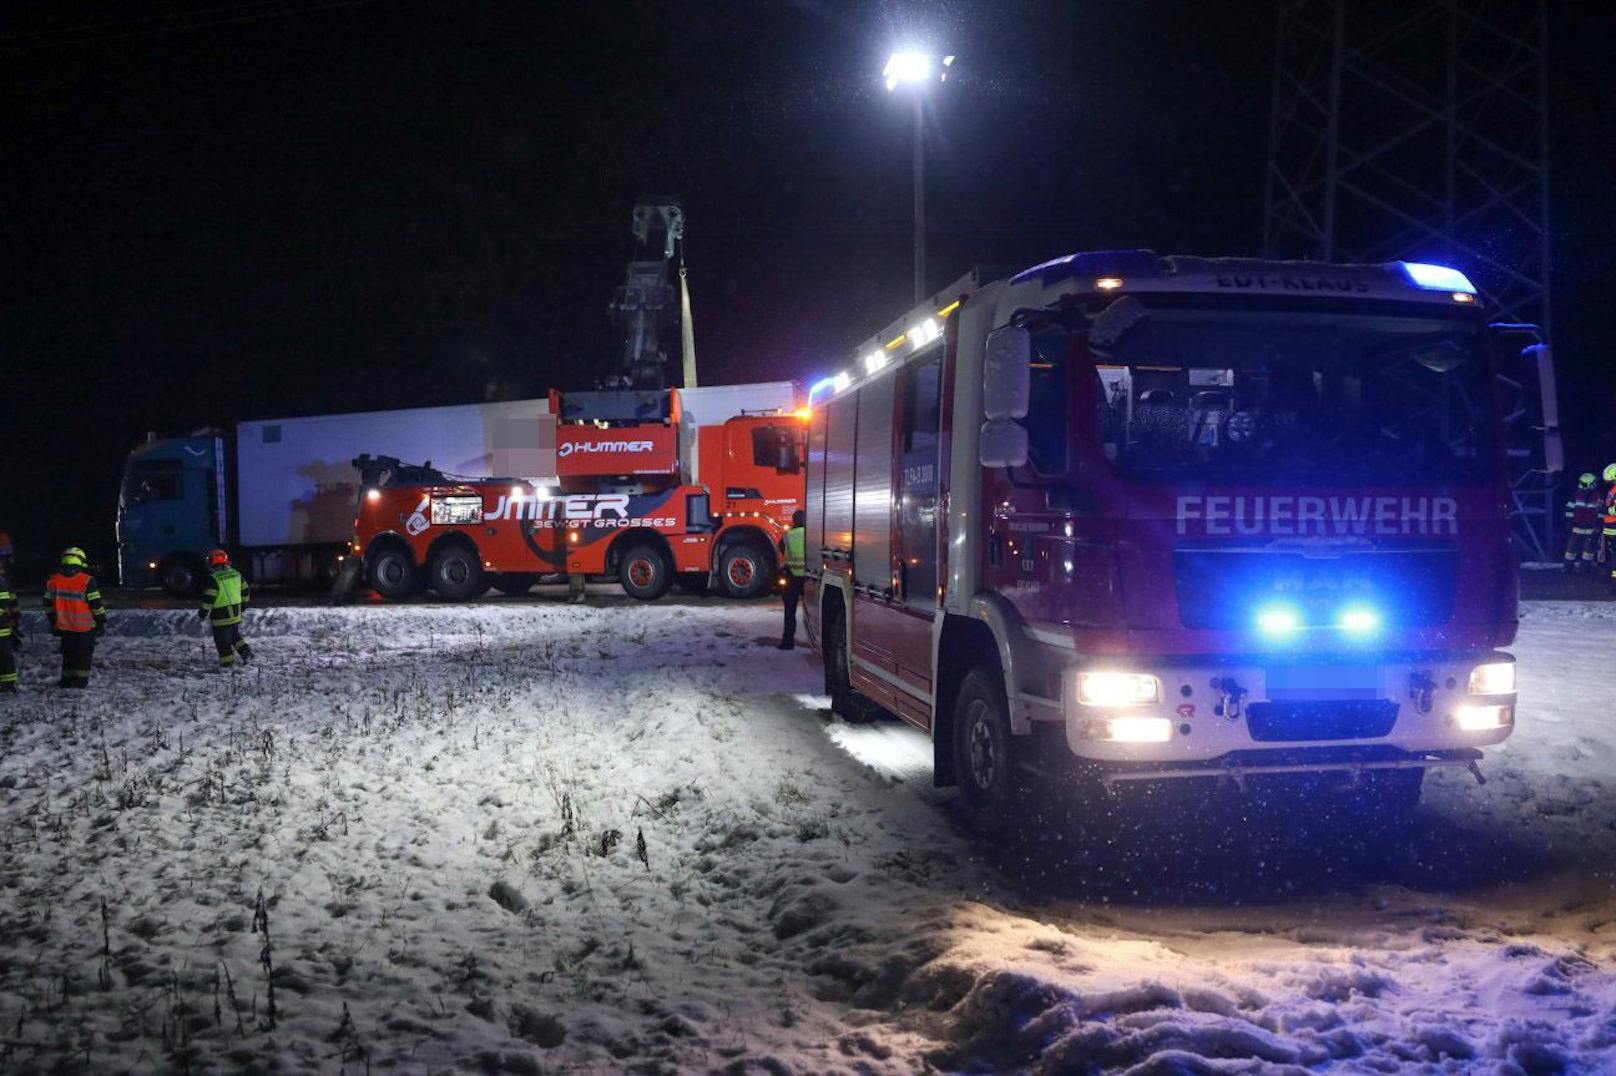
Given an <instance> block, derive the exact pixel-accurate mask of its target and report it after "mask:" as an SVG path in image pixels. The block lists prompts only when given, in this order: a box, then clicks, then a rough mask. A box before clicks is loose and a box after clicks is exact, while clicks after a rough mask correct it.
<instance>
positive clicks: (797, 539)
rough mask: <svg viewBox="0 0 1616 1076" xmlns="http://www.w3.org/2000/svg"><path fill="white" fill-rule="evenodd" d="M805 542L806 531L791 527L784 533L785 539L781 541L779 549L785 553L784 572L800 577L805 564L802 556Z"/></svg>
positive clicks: (805, 561)
mask: <svg viewBox="0 0 1616 1076" xmlns="http://www.w3.org/2000/svg"><path fill="white" fill-rule="evenodd" d="M806 542H807V531H805V530H804V529H803V528H801V527H792V528H791V529H790V530H788V531H786V536H785V538H784V539H782V540H781V543H780V545H781V548H783V549H784V550H785V552H786V571H788V572H790V573H791V574H792V575H801V574H802V573H803V568H804V566H805V565H806V564H807V560H806V558H805V557H804V555H803V549H804V546H805V544H806Z"/></svg>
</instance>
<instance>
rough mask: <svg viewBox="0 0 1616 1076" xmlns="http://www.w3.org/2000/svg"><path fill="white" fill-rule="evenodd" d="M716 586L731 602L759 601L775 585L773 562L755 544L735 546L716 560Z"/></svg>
mask: <svg viewBox="0 0 1616 1076" xmlns="http://www.w3.org/2000/svg"><path fill="white" fill-rule="evenodd" d="M718 582H719V585H721V586H722V587H723V588H724V593H725V594H726V595H727V596H729V597H731V598H746V599H751V598H761V597H762V596H763V595H764V594H766V593H768V591H769V588H770V586H771V585H772V584H773V583H774V561H773V559H772V558H771V557H770V556H769V554H768V551H767V550H765V549H764V548H763V546H762V545H760V544H759V543H757V542H736V543H735V544H734V545H732V546H730V547H729V548H728V549H726V550H724V555H723V556H722V557H720V558H718Z"/></svg>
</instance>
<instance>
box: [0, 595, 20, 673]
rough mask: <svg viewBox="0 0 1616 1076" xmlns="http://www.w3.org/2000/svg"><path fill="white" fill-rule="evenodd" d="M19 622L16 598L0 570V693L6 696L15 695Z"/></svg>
mask: <svg viewBox="0 0 1616 1076" xmlns="http://www.w3.org/2000/svg"><path fill="white" fill-rule="evenodd" d="M20 622H21V616H20V615H19V614H18V612H17V596H16V595H15V594H13V593H12V592H11V584H10V583H8V582H7V581H6V573H5V571H4V570H0V692H4V693H6V694H8V695H15V694H16V693H17V651H19V650H21V649H22V635H21V634H20V633H19V631H18V626H19V624H20Z"/></svg>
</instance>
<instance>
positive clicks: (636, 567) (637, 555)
mask: <svg viewBox="0 0 1616 1076" xmlns="http://www.w3.org/2000/svg"><path fill="white" fill-rule="evenodd" d="M617 581H618V582H619V583H622V584H623V591H624V593H626V594H627V595H628V596H629V597H631V598H638V599H639V600H640V601H642V602H649V601H656V600H657V599H658V598H660V597H662V595H664V594H666V593H667V592H668V587H670V586H671V585H672V584H673V565H671V564H669V563H668V555H667V554H666V553H664V552H663V551H662V550H660V549H658V548H657V547H656V546H654V545H650V544H649V543H642V544H640V545H636V546H633V547H632V548H630V549H627V550H625V551H624V552H623V560H622V562H621V563H620V564H618V566H617Z"/></svg>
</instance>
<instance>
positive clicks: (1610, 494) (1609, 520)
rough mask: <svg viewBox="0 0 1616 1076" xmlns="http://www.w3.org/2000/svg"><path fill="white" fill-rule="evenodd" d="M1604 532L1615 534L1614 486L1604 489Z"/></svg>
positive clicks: (1615, 505)
mask: <svg viewBox="0 0 1616 1076" xmlns="http://www.w3.org/2000/svg"><path fill="white" fill-rule="evenodd" d="M1603 521H1604V528H1603V529H1604V532H1605V533H1606V534H1611V535H1616V486H1611V487H1610V488H1609V489H1608V490H1606V491H1605V513H1604V517H1603Z"/></svg>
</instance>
